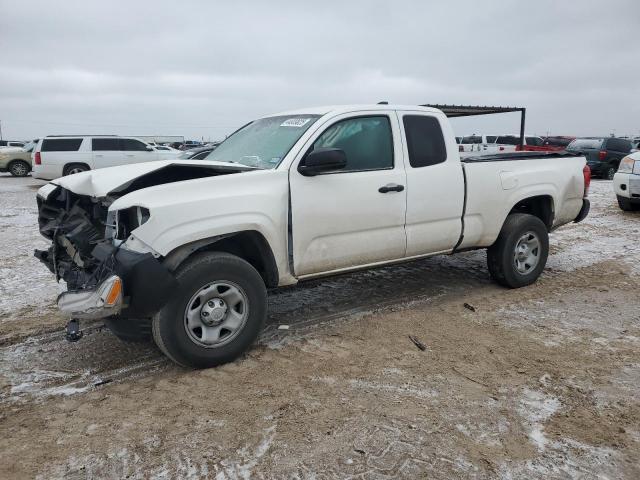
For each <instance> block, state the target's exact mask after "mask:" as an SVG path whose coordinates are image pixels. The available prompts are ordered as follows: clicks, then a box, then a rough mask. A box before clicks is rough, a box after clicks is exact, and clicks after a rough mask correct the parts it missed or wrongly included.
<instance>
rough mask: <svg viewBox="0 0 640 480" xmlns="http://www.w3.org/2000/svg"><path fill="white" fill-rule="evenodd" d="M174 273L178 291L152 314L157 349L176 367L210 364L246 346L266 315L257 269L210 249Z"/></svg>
mask: <svg viewBox="0 0 640 480" xmlns="http://www.w3.org/2000/svg"><path fill="white" fill-rule="evenodd" d="M175 276H176V280H177V281H178V284H179V286H178V289H177V291H176V292H175V294H174V295H172V298H171V300H170V301H169V302H168V303H167V304H166V305H165V306H164V307H163V308H162V310H160V311H159V312H158V313H157V314H156V315H155V316H154V318H153V323H152V328H153V338H154V340H155V342H156V344H157V345H158V347H159V348H160V350H162V351H163V352H164V353H165V354H166V355H167V356H168V357H169V358H170V359H171V360H173V361H174V362H176V363H178V364H180V365H183V366H187V367H195V368H208V367H213V366H216V365H220V364H223V363H227V362H230V361H233V360H235V359H236V358H238V357H239V356H240V355H241V354H242V353H244V352H245V351H246V350H247V349H249V347H250V346H251V344H252V343H253V342H254V341H255V340H256V338H257V337H258V334H259V333H260V331H261V330H262V326H263V324H264V321H265V318H266V313H267V290H266V287H265V284H264V282H263V280H262V277H260V274H259V273H258V272H257V271H256V269H255V268H253V267H252V266H251V265H250V264H249V263H248V262H246V261H245V260H243V259H241V258H239V257H236V256H235V255H230V254H228V253H223V252H212V253H203V254H199V255H196V256H195V257H194V258H192V259H190V260H189V261H188V262H187V263H185V264H184V265H183V266H181V267H180V268H179V269H178V271H177V272H176V274H175Z"/></svg>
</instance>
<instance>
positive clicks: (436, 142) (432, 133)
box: [402, 115, 447, 168]
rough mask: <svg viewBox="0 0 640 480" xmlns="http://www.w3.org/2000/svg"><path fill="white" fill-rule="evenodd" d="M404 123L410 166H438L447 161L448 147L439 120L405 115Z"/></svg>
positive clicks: (423, 116) (424, 116)
mask: <svg viewBox="0 0 640 480" xmlns="http://www.w3.org/2000/svg"><path fill="white" fill-rule="evenodd" d="M402 123H403V124H404V133H405V136H406V137H407V150H408V152H409V164H410V165H411V166H412V167H413V168H420V167H428V166H431V165H437V164H438V163H442V162H444V161H446V160H447V147H446V145H445V142H444V135H443V134H442V129H441V128H440V122H438V119H437V118H435V117H429V116H426V115H405V116H403V117H402Z"/></svg>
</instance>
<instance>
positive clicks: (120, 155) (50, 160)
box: [32, 135, 177, 180]
mask: <svg viewBox="0 0 640 480" xmlns="http://www.w3.org/2000/svg"><path fill="white" fill-rule="evenodd" d="M176 154H177V152H168V151H162V152H161V151H158V150H156V149H154V148H153V147H152V146H151V145H149V144H147V143H144V142H142V141H140V140H138V139H137V138H133V137H117V136H113V135H104V136H101V135H92V136H48V137H45V138H43V139H41V140H40V141H39V142H38V145H37V146H36V148H35V152H34V156H33V173H32V176H33V177H35V178H43V179H45V180H52V179H54V178H58V177H63V176H65V175H71V174H73V173H78V172H84V171H87V170H95V169H98V168H105V167H114V166H117V165H125V164H129V163H140V162H152V161H155V160H167V159H170V158H175V157H176Z"/></svg>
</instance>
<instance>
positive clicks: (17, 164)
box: [9, 160, 31, 177]
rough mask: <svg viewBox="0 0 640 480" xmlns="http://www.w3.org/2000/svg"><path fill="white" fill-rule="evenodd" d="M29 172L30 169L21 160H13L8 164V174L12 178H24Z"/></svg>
mask: <svg viewBox="0 0 640 480" xmlns="http://www.w3.org/2000/svg"><path fill="white" fill-rule="evenodd" d="M29 171H31V167H29V164H28V163H27V162H23V161H22V160H14V161H13V162H11V163H10V164H9V173H10V174H11V175H13V176H14V177H26V176H27V175H28V174H29Z"/></svg>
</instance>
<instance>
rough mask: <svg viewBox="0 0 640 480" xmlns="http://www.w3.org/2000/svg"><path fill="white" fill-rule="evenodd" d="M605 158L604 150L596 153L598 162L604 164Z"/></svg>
mask: <svg viewBox="0 0 640 480" xmlns="http://www.w3.org/2000/svg"><path fill="white" fill-rule="evenodd" d="M606 158H607V152H606V151H604V150H600V151H599V152H598V160H600V161H601V162H604V161H605V160H606Z"/></svg>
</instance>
